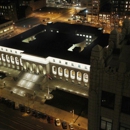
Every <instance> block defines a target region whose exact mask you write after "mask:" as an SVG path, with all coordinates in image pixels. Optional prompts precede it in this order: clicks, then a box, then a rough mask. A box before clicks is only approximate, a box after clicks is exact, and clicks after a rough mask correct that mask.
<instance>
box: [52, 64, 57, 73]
mask: <svg viewBox="0 0 130 130" xmlns="http://www.w3.org/2000/svg"><path fill="white" fill-rule="evenodd" d="M52 73H53V74H55V75H56V74H57V68H56V66H52Z"/></svg>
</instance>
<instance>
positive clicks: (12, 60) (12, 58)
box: [11, 56, 14, 64]
mask: <svg viewBox="0 0 130 130" xmlns="http://www.w3.org/2000/svg"><path fill="white" fill-rule="evenodd" d="M11 63H12V64H14V57H13V56H11Z"/></svg>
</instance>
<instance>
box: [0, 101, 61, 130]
mask: <svg viewBox="0 0 130 130" xmlns="http://www.w3.org/2000/svg"><path fill="white" fill-rule="evenodd" d="M61 129H62V128H61V127H57V126H55V124H54V123H53V124H49V123H48V122H47V121H46V120H44V119H37V118H35V117H32V116H31V115H29V114H27V113H23V112H20V111H19V110H13V109H12V108H9V107H7V106H6V105H5V104H2V103H0V130H61Z"/></svg>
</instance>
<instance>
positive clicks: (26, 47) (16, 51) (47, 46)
mask: <svg viewBox="0 0 130 130" xmlns="http://www.w3.org/2000/svg"><path fill="white" fill-rule="evenodd" d="M101 39H102V42H100V45H103V43H105V42H106V40H107V39H108V35H105V34H103V33H102V29H101V28H99V29H98V28H95V27H89V26H83V25H71V24H65V23H55V24H51V25H47V26H46V25H39V26H37V27H35V28H33V29H31V30H29V31H27V32H25V33H22V34H20V35H18V36H16V37H13V38H11V39H7V40H4V41H2V42H1V43H0V54H1V60H0V65H1V66H4V67H7V68H10V69H16V70H19V71H21V72H23V71H24V72H29V73H32V74H33V73H34V74H38V75H46V74H49V75H51V77H52V78H54V79H59V80H62V81H63V82H66V81H67V82H70V83H73V84H74V85H79V86H80V87H78V88H79V89H81V90H82V89H83V90H84V92H82V93H78V95H81V96H85V97H88V89H89V73H90V64H89V56H90V51H91V48H92V46H94V45H95V44H98V43H99V41H100V40H101ZM34 59H35V60H34ZM68 91H69V90H68ZM73 93H75V94H76V91H73Z"/></svg>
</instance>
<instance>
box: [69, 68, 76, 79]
mask: <svg viewBox="0 0 130 130" xmlns="http://www.w3.org/2000/svg"><path fill="white" fill-rule="evenodd" d="M70 77H71V79H75V71H74V70H71V71H70Z"/></svg>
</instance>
